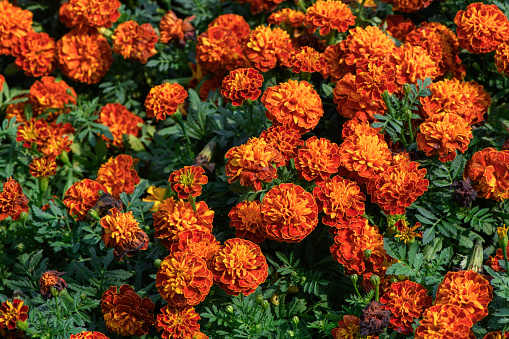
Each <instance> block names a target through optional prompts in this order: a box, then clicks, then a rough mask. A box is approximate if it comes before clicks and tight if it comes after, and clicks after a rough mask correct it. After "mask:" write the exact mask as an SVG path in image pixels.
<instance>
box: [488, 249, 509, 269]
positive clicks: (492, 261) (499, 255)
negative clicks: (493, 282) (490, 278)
mask: <svg viewBox="0 0 509 339" xmlns="http://www.w3.org/2000/svg"><path fill="white" fill-rule="evenodd" d="M506 253H507V255H508V256H509V246H508V247H507V248H506ZM500 260H504V252H502V249H501V248H497V252H496V253H495V255H494V256H490V257H489V258H488V260H486V262H485V263H484V264H485V265H486V266H489V267H491V269H492V270H493V271H496V272H507V271H506V270H505V269H504V268H502V266H500V264H499V261H500Z"/></svg>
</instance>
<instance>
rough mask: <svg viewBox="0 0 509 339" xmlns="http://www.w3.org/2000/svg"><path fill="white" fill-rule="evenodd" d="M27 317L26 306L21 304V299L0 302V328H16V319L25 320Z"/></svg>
mask: <svg viewBox="0 0 509 339" xmlns="http://www.w3.org/2000/svg"><path fill="white" fill-rule="evenodd" d="M27 319H28V306H27V305H23V300H21V299H17V298H16V299H14V300H13V301H12V302H10V301H9V300H6V301H4V302H3V303H2V304H0V328H7V329H8V330H13V329H15V328H16V322H17V321H25V320H27Z"/></svg>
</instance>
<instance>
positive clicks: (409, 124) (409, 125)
mask: <svg viewBox="0 0 509 339" xmlns="http://www.w3.org/2000/svg"><path fill="white" fill-rule="evenodd" d="M407 118H408V130H409V131H410V143H413V142H414V130H413V129H412V111H411V110H407Z"/></svg>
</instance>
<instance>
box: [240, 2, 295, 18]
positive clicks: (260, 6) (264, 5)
mask: <svg viewBox="0 0 509 339" xmlns="http://www.w3.org/2000/svg"><path fill="white" fill-rule="evenodd" d="M247 1H248V2H249V3H250V4H251V6H250V7H249V8H250V10H251V13H252V14H255V15H256V14H260V13H263V12H272V11H274V10H275V9H276V8H277V6H278V5H279V4H280V3H282V2H283V1H286V0H247Z"/></svg>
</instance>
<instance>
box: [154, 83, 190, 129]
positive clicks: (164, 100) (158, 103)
mask: <svg viewBox="0 0 509 339" xmlns="http://www.w3.org/2000/svg"><path fill="white" fill-rule="evenodd" d="M187 96H188V94H187V91H186V90H185V89H184V87H182V85H180V84H176V83H175V84H172V83H169V82H166V83H164V84H161V85H157V86H155V87H152V88H151V89H150V92H149V93H148V95H147V98H146V99H145V109H146V111H147V116H148V117H155V118H156V119H157V120H164V119H166V116H169V115H172V114H174V113H175V112H177V108H178V105H179V104H182V103H184V101H185V100H186V98H187Z"/></svg>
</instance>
